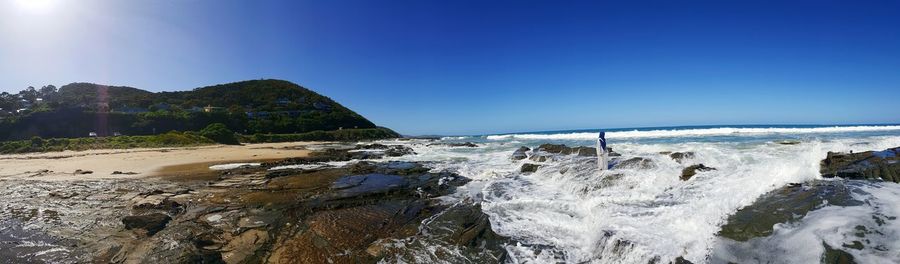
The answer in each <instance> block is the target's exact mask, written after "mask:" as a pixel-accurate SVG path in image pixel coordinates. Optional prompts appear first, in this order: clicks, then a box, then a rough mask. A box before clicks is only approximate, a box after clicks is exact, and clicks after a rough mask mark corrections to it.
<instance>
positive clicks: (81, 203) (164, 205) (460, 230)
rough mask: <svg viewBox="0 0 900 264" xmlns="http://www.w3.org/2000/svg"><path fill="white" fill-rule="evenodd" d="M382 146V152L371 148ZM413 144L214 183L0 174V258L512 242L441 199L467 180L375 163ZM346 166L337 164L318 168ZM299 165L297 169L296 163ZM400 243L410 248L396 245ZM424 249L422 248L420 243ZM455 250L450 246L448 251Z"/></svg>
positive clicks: (118, 259)
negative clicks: (0, 177) (0, 202)
mask: <svg viewBox="0 0 900 264" xmlns="http://www.w3.org/2000/svg"><path fill="white" fill-rule="evenodd" d="M370 150H378V151H370ZM410 153H412V150H411V149H408V148H407V147H402V146H387V145H380V144H371V145H360V146H356V147H350V148H344V149H335V148H328V149H323V150H320V151H317V152H315V153H314V154H313V155H310V156H309V157H304V158H293V159H286V160H281V161H276V162H270V163H264V164H262V165H261V166H257V167H238V168H235V169H231V170H227V171H223V172H221V175H220V176H219V177H218V178H217V179H215V180H212V181H170V180H168V179H166V178H161V179H139V180H115V181H114V180H97V181H93V182H84V181H82V182H37V181H33V182H24V181H22V180H19V181H0V185H3V186H4V188H3V190H2V191H0V195H3V197H7V198H9V199H13V200H12V202H9V203H7V204H5V205H4V208H0V210H3V211H2V213H0V223H3V224H4V225H3V226H5V227H7V228H3V229H2V230H0V240H2V242H3V243H0V257H3V258H4V259H7V260H12V261H14V262H38V263H40V262H62V263H68V262H98V263H99V262H103V263H375V262H378V261H380V260H383V259H393V260H404V261H407V262H415V261H416V259H417V258H419V257H420V256H419V254H423V253H420V251H414V250H412V248H415V243H412V242H411V241H420V240H423V239H429V240H430V241H429V246H432V245H444V246H447V247H452V248H453V252H455V253H454V254H457V257H459V255H458V254H463V255H462V256H461V257H463V258H464V259H469V260H480V261H478V262H484V263H496V262H501V261H502V260H503V259H504V258H505V250H504V248H503V245H504V244H505V243H507V242H508V241H507V239H506V238H503V237H501V236H499V235H497V234H495V233H493V231H492V230H491V225H490V221H489V219H488V218H487V216H486V215H485V214H484V213H482V212H481V209H480V207H479V206H478V204H477V203H474V202H471V201H456V202H448V200H447V199H440V197H444V196H446V195H448V194H451V193H453V192H454V190H455V188H456V187H458V186H461V185H463V184H466V183H467V182H468V181H469V179H467V178H465V177H462V176H459V175H456V174H454V173H450V172H434V171H431V169H430V168H428V167H426V166H425V165H423V164H421V163H411V162H387V161H380V160H371V159H373V158H380V157H384V156H394V155H407V154H410ZM334 161H350V162H348V163H347V165H343V166H325V165H323V166H317V165H321V163H323V162H334ZM291 166H298V167H296V168H295V167H291ZM405 242H408V243H410V246H409V247H402V246H398V245H401V244H403V243H405ZM421 252H426V254H430V253H427V252H429V251H428V250H425V249H424V248H423V249H422V250H421ZM448 254H450V253H448Z"/></svg>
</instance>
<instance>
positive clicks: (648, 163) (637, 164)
mask: <svg viewBox="0 0 900 264" xmlns="http://www.w3.org/2000/svg"><path fill="white" fill-rule="evenodd" d="M654 166H655V165H654V164H653V161H652V160H650V159H648V158H642V157H634V158H630V159H627V160H623V161H619V162H616V164H615V165H613V169H623V168H632V169H650V168H653V167H654Z"/></svg>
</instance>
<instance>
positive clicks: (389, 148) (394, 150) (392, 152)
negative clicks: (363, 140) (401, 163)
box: [356, 143, 416, 157]
mask: <svg viewBox="0 0 900 264" xmlns="http://www.w3.org/2000/svg"><path fill="white" fill-rule="evenodd" d="M356 149H357V150H360V149H381V150H384V155H385V156H388V157H400V156H405V155H415V154H416V152H415V151H413V149H412V148H410V147H407V146H403V145H384V144H378V143H374V144H368V145H357V146H356Z"/></svg>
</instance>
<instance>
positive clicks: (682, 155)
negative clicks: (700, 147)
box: [669, 152, 694, 163]
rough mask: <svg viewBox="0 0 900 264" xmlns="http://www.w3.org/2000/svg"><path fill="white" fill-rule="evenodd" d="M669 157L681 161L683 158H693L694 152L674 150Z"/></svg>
mask: <svg viewBox="0 0 900 264" xmlns="http://www.w3.org/2000/svg"><path fill="white" fill-rule="evenodd" d="M669 157H670V158H672V159H673V160H675V161H676V162H678V163H681V161H682V160H684V159H691V158H694V152H674V153H670V154H669Z"/></svg>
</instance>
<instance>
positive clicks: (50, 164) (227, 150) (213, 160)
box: [0, 142, 313, 180]
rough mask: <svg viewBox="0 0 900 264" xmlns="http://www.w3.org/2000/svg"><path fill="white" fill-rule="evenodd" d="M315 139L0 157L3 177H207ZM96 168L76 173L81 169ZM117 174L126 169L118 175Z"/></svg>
mask: <svg viewBox="0 0 900 264" xmlns="http://www.w3.org/2000/svg"><path fill="white" fill-rule="evenodd" d="M309 144H313V143H312V142H293V143H266V144H246V145H240V146H228V145H215V146H203V147H189V148H156V149H112V150H89V151H64V152H49V153H33V154H16V155H0V179H33V180H77V179H110V178H117V179H122V178H141V177H165V176H183V175H193V176H197V177H200V176H203V175H204V174H206V173H204V172H211V171H209V169H208V168H209V166H211V165H217V164H226V163H236V162H259V161H269V160H275V159H283V158H290V157H304V156H306V155H307V154H308V153H309V151H308V150H305V149H304V146H305V145H309ZM78 170H81V171H91V173H89V174H77V173H76V171H78ZM114 172H121V173H118V174H114Z"/></svg>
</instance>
